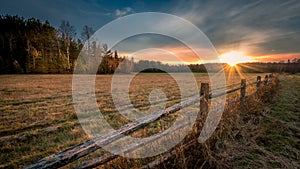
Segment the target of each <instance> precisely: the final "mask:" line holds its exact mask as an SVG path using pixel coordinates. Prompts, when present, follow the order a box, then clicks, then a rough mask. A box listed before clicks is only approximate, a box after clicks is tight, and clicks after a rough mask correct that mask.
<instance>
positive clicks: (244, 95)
mask: <svg viewBox="0 0 300 169" xmlns="http://www.w3.org/2000/svg"><path fill="white" fill-rule="evenodd" d="M245 97H246V79H242V80H241V100H242V101H243V100H244V99H245Z"/></svg>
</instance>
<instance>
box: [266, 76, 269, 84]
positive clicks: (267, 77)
mask: <svg viewBox="0 0 300 169" xmlns="http://www.w3.org/2000/svg"><path fill="white" fill-rule="evenodd" d="M268 81H269V76H268V75H266V76H265V85H267V84H268Z"/></svg>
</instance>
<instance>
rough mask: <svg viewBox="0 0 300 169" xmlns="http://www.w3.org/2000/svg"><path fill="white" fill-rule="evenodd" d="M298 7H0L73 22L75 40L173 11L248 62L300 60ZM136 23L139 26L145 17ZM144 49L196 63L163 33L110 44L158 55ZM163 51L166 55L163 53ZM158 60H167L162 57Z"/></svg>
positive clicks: (98, 2) (93, 2) (142, 1)
mask: <svg viewBox="0 0 300 169" xmlns="http://www.w3.org/2000/svg"><path fill="white" fill-rule="evenodd" d="M299 11H300V1H299V0H272V1H268V0H258V1H257V0H243V1H241V0H231V1H226V0H194V1H192V0H191V1H190V0H166V1H161V0H159V1H156V0H130V1H129V0H109V1H107V0H85V1H84V0H73V1H65V0H26V1H23V0H2V1H1V5H0V14H2V15H6V14H9V15H19V16H23V17H25V18H31V17H35V18H38V19H40V20H41V21H45V20H48V21H49V22H50V23H51V24H52V25H53V26H55V27H58V26H59V25H60V23H61V21H62V20H67V21H69V22H70V23H71V24H72V25H74V26H75V28H76V30H77V37H78V38H79V37H80V36H79V35H80V32H81V30H82V28H83V26H84V25H88V26H90V27H92V28H93V29H94V30H98V29H100V28H101V27H102V26H104V25H105V24H107V23H109V22H111V21H113V20H115V19H118V18H122V17H124V16H127V15H130V14H136V13H141V12H162V13H167V14H172V15H176V16H178V17H182V18H184V19H186V20H188V21H189V22H191V23H192V24H194V25H196V26H197V27H198V28H199V29H200V30H201V31H202V32H203V33H204V34H205V35H206V36H207V37H208V39H209V40H210V41H211V43H212V45H213V46H214V47H215V49H216V51H217V53H218V54H219V55H220V56H222V55H226V54H228V53H230V52H232V51H235V52H239V53H241V55H245V56H249V57H251V58H252V59H253V61H267V62H273V61H281V60H287V59H290V60H292V59H294V58H300V46H299V44H300V12H299ZM137 22H138V23H140V24H143V23H144V22H145V20H137ZM165 24H168V23H165ZM154 26H157V27H163V26H164V25H163V24H162V25H154ZM120 29H121V28H120ZM123 29H126V28H125V27H124V28H123ZM147 47H151V48H159V49H160V50H155V51H157V54H160V55H163V54H162V53H163V52H162V51H171V52H172V53H173V54H175V55H180V57H182V58H183V60H184V61H185V62H192V63H198V62H200V61H199V59H197V56H196V55H195V53H193V52H191V50H189V48H188V47H186V46H185V45H184V44H182V43H180V42H179V41H178V40H176V39H172V38H169V37H165V36H158V35H153V34H152V35H151V34H147V35H137V36H133V37H130V38H127V39H126V40H124V41H122V43H120V44H118V45H117V46H114V48H115V49H118V51H119V53H121V54H124V55H132V53H138V54H142V55H144V56H145V58H147V56H148V58H151V57H157V56H156V54H155V51H154V50H153V52H151V50H144V49H146V48H147ZM139 50H142V51H144V53H143V52H142V53H141V52H140V51H139ZM185 51H186V52H185ZM166 55H169V54H168V53H167V52H166ZM136 57H138V56H136ZM168 57H169V56H168ZM160 59H162V61H167V60H168V59H167V56H166V57H161V58H160ZM175 60H176V59H175ZM175 60H174V61H175ZM169 61H172V59H169Z"/></svg>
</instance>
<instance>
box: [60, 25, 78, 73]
mask: <svg viewBox="0 0 300 169" xmlns="http://www.w3.org/2000/svg"><path fill="white" fill-rule="evenodd" d="M58 31H59V33H60V35H61V37H62V39H63V41H64V43H65V46H66V55H67V59H68V69H71V68H70V45H71V40H72V38H74V36H75V35H76V33H75V28H74V26H72V25H70V23H69V21H65V20H63V21H62V22H61V24H60V26H59V28H58Z"/></svg>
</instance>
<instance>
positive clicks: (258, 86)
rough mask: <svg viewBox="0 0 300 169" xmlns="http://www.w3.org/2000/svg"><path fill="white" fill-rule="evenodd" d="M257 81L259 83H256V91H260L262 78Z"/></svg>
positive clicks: (259, 77)
mask: <svg viewBox="0 0 300 169" xmlns="http://www.w3.org/2000/svg"><path fill="white" fill-rule="evenodd" d="M256 81H257V83H256V89H257V90H258V89H259V88H260V83H261V76H257V79H256Z"/></svg>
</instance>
